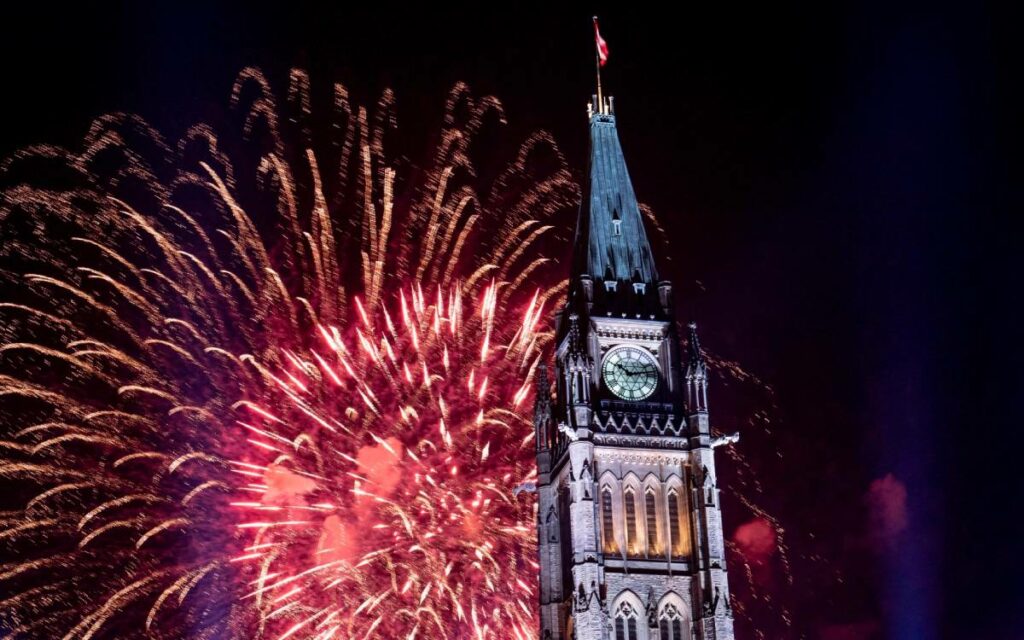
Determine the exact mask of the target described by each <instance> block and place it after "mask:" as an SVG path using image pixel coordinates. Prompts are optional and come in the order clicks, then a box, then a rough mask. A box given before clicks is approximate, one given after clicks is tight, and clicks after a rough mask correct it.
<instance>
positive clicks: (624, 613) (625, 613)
mask: <svg viewBox="0 0 1024 640" xmlns="http://www.w3.org/2000/svg"><path fill="white" fill-rule="evenodd" d="M636 621H637V612H636V609H634V608H633V605H631V604H629V603H628V602H623V603H622V604H620V605H619V608H618V609H616V610H615V640H640V636H639V635H638V634H637V624H636Z"/></svg>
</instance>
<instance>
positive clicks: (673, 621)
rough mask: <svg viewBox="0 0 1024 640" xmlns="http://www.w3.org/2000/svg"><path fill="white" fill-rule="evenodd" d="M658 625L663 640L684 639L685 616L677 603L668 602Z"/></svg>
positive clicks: (659, 617) (663, 608)
mask: <svg viewBox="0 0 1024 640" xmlns="http://www.w3.org/2000/svg"><path fill="white" fill-rule="evenodd" d="M658 627H659V628H660V630H661V640H683V616H681V615H679V610H678V609H676V607H675V605H672V604H666V605H665V606H664V607H662V609H661V615H660V616H658Z"/></svg>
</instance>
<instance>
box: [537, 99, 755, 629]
mask: <svg viewBox="0 0 1024 640" xmlns="http://www.w3.org/2000/svg"><path fill="white" fill-rule="evenodd" d="M589 117H590V169H589V176H588V180H587V182H586V184H585V189H584V195H583V200H582V202H581V204H580V211H579V219H578V221H577V225H576V236H575V246H574V256H573V263H572V274H571V280H570V282H569V292H568V298H567V300H566V303H565V307H564V308H563V309H562V311H561V313H560V314H559V318H558V320H557V337H556V351H555V365H554V372H553V375H552V376H551V379H550V380H549V377H548V375H547V373H546V371H542V372H541V374H540V375H539V376H538V389H537V401H536V408H535V417H534V424H535V427H536V440H537V466H538V483H537V493H538V504H539V510H538V513H537V529H538V542H539V553H540V567H541V569H540V607H541V639H542V640H547V639H549V638H550V639H552V640H691V639H697V638H700V639H702V640H732V638H733V624H732V622H733V621H732V608H731V604H730V601H729V585H728V580H727V574H726V564H725V544H724V536H723V533H722V516H721V505H720V502H719V489H718V484H717V479H716V474H715V459H714V449H715V448H716V447H717V446H719V445H721V444H727V443H730V442H735V440H736V436H735V435H734V436H730V437H719V438H715V437H713V436H712V434H711V431H710V428H709V424H708V413H707V411H708V408H707V364H706V363H705V360H704V357H703V355H702V353H701V350H700V346H699V344H698V342H697V331H696V325H694V324H692V323H691V324H690V325H689V331H688V333H689V335H688V340H687V343H686V347H685V348H684V347H683V343H682V341H681V340H680V337H679V335H678V330H677V324H676V319H675V314H674V310H673V302H672V285H671V284H670V283H669V282H667V281H665V280H660V279H659V278H658V272H657V269H656V267H655V261H654V255H653V252H652V251H651V245H650V243H649V242H648V240H647V233H646V231H645V228H644V220H643V214H642V213H641V211H640V208H639V206H638V203H637V199H636V195H635V194H634V192H633V185H632V182H631V181H630V178H629V173H628V171H627V170H626V161H625V158H624V156H623V153H622V148H621V146H620V144H619V138H618V133H617V131H616V121H615V113H614V108H613V101H612V99H611V98H602V99H598V98H596V97H595V98H594V99H593V100H592V102H591V105H590V108H589ZM552 387H554V388H553V389H552Z"/></svg>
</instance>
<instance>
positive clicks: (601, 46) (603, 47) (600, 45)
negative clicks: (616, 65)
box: [594, 16, 608, 67]
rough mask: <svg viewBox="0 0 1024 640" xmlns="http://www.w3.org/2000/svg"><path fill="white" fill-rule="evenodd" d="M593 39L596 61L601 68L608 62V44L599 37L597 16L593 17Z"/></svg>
mask: <svg viewBox="0 0 1024 640" xmlns="http://www.w3.org/2000/svg"><path fill="white" fill-rule="evenodd" d="M594 39H595V42H596V43H597V60H598V64H600V65H601V66H602V67H603V66H604V63H606V62H608V43H607V42H605V41H604V38H602V37H601V30H600V29H598V28H597V16H594Z"/></svg>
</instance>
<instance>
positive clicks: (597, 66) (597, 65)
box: [594, 16, 604, 113]
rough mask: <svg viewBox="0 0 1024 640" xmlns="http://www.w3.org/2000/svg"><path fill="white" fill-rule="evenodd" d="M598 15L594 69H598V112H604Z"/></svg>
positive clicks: (595, 24)
mask: <svg viewBox="0 0 1024 640" xmlns="http://www.w3.org/2000/svg"><path fill="white" fill-rule="evenodd" d="M597 33H598V30H597V16H594V70H595V71H597V112H598V113H604V99H603V97H602V95H601V44H600V43H599V42H598V41H597Z"/></svg>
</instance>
